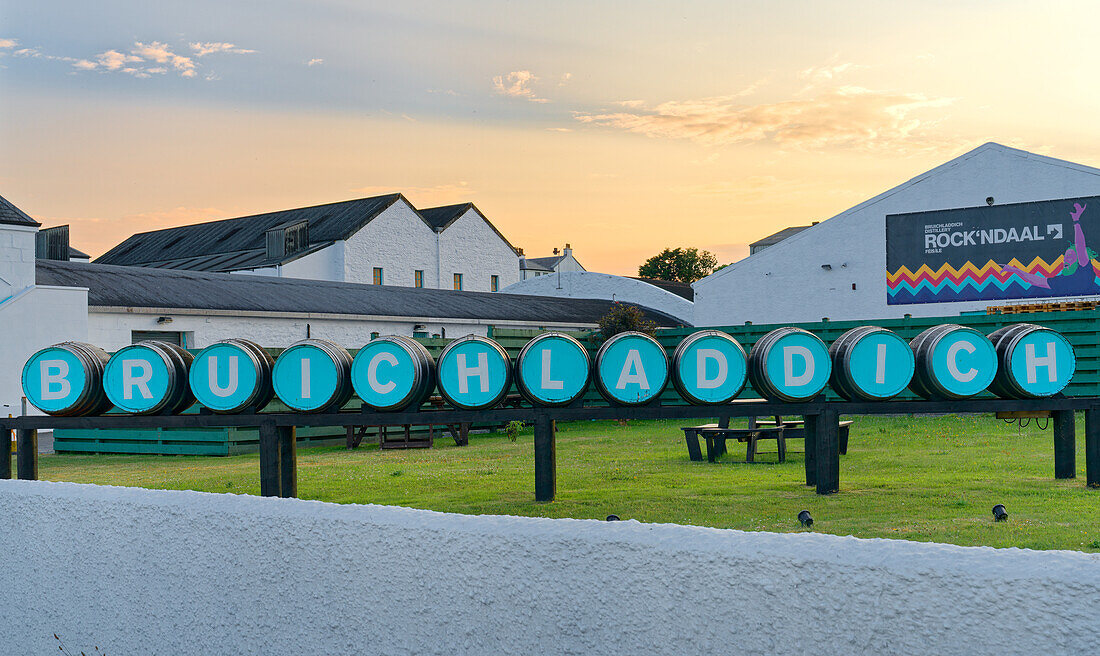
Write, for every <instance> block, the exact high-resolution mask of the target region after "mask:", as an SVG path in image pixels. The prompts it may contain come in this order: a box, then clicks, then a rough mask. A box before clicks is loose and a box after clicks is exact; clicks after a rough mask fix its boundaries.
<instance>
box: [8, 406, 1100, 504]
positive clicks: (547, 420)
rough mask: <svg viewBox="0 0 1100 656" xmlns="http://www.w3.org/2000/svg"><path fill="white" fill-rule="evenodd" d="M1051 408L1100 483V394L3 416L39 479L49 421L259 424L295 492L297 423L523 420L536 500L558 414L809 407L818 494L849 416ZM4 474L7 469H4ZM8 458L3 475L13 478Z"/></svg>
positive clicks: (1058, 436) (264, 489)
mask: <svg viewBox="0 0 1100 656" xmlns="http://www.w3.org/2000/svg"><path fill="white" fill-rule="evenodd" d="M1037 411H1050V412H1052V414H1053V426H1054V477H1055V478H1060V479H1065V478H1074V477H1075V476H1076V470H1077V465H1076V452H1075V451H1076V440H1075V434H1074V413H1075V412H1076V411H1084V413H1085V463H1086V484H1087V486H1088V487H1089V488H1100V398H1097V397H1062V396H1059V397H1053V398H1046V399H1028V400H1014V399H967V400H963V401H877V402H846V401H836V402H833V401H829V402H826V401H825V400H824V399H823V398H822V397H818V398H817V399H814V400H812V401H808V402H804V403H777V402H771V401H765V400H755V399H745V400H735V401H733V402H731V403H728V404H724V405H712V406H692V405H662V404H661V403H660V402H659V401H657V402H651V403H649V404H646V405H642V406H584V405H583V403H580V402H578V403H574V404H572V405H570V406H566V407H529V408H497V409H491V410H445V409H444V410H436V409H431V410H416V411H407V412H378V411H374V410H370V409H364V410H363V411H359V412H335V413H326V414H304V413H259V414H234V415H217V414H211V413H206V412H201V413H198V414H188V415H121V414H119V415H103V416H98V417H51V416H25V417H14V418H0V434H4V433H7V432H8V431H11V430H15V431H16V441H17V455H16V469H17V476H18V477H19V478H21V479H32V480H33V479H37V478H38V430H39V429H43V428H60V429H65V428H75V429H111V428H223V427H240V426H248V427H252V426H255V427H258V428H259V433H260V493H261V494H262V495H264V496H280V497H294V496H297V487H298V486H297V476H298V474H297V444H296V441H295V437H294V432H295V431H294V429H295V427H297V426H364V425H367V426H396V425H404V424H413V425H429V424H460V423H464V422H469V423H480V424H487V423H488V424H504V423H507V422H509V421H524V422H528V423H531V424H533V426H534V430H535V440H534V443H535V444H534V446H535V500H536V501H553V500H554V497H555V495H556V493H557V442H556V439H555V433H556V430H555V421H571V420H589V419H697V418H709V417H717V418H718V421H719V425H725V426H728V425H729V420H730V419H731V418H734V417H757V416H768V415H801V416H802V417H803V418H804V421H805V424H804V425H805V431H806V440H805V441H806V457H805V470H806V484H807V485H811V486H814V487H816V489H817V493H818V494H832V493H834V492H838V491H839V490H840V450H839V444H838V425H839V421H840V417H841V416H842V415H846V416H851V415H890V414H922V413H954V414H977V413H992V412H1037ZM5 474H6V475H5ZM10 476H11V472H10V462H9V466H8V467H3V466H2V464H0V478H10Z"/></svg>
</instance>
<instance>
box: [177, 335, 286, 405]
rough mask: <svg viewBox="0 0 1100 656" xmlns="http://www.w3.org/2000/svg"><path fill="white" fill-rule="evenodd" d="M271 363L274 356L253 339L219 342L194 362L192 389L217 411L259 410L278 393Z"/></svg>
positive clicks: (192, 364)
mask: <svg viewBox="0 0 1100 656" xmlns="http://www.w3.org/2000/svg"><path fill="white" fill-rule="evenodd" d="M272 366H274V361H273V360H272V359H271V356H270V355H268V353H267V351H265V350H263V348H261V347H260V346H259V345H258V344H256V343H254V342H250V341H248V340H246V339H227V340H225V341H221V342H216V343H214V344H211V345H210V346H207V347H206V348H204V349H203V350H202V351H200V352H199V354H198V355H196V356H195V361H194V362H192V363H191V374H190V379H191V392H192V393H193V394H194V395H195V399H196V400H197V401H198V402H199V403H201V404H202V405H204V406H205V407H207V408H209V409H210V410H213V411H214V412H217V413H231V412H242V411H244V410H248V409H252V410H254V411H259V410H262V409H263V407H264V406H266V405H267V404H268V402H270V401H271V398H272V396H274V394H275V392H274V390H273V389H272V387H271V368H272Z"/></svg>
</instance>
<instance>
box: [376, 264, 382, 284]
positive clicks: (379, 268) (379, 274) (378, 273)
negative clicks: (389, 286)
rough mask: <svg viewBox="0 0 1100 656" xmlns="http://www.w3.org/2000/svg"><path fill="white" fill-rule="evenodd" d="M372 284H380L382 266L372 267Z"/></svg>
mask: <svg viewBox="0 0 1100 656" xmlns="http://www.w3.org/2000/svg"><path fill="white" fill-rule="evenodd" d="M374 284H376V285H381V284H382V267H374Z"/></svg>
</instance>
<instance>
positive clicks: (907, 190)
mask: <svg viewBox="0 0 1100 656" xmlns="http://www.w3.org/2000/svg"><path fill="white" fill-rule="evenodd" d="M1091 195H1100V169H1095V168H1092V167H1090V166H1083V165H1081V164H1075V163H1073V162H1067V161H1065V160H1060V159H1055V158H1053V157H1045V156H1043V155H1036V154H1035V153H1029V152H1026V151H1023V150H1017V149H1015V148H1008V147H1006V146H1002V145H999V144H996V143H987V144H985V145H982V146H980V147H978V148H976V149H974V150H972V151H970V152H968V153H966V154H964V155H961V156H959V157H956V158H955V159H953V160H951V161H949V162H947V163H945V164H942V165H940V166H937V167H936V168H934V169H932V170H930V171H926V172H925V173H922V174H920V175H918V176H916V177H915V178H913V179H911V180H909V181H907V182H904V183H902V184H900V185H898V186H896V187H894V188H893V189H889V190H887V191H885V192H883V193H881V194H879V195H878V196H875V197H874V198H871V199H869V200H866V201H864V202H862V203H860V204H859V205H856V206H855V207H852V208H851V209H848V210H846V211H844V212H841V213H840V214H838V215H836V216H834V217H832V218H830V219H828V220H826V221H822V222H820V223H818V224H815V225H811V226H809V227H806V228H804V229H801V230H800V231H798V232H797V234H793V235H791V236H789V237H787V238H785V239H783V240H782V241H779V242H778V243H774V244H771V245H768V246H767V248H766V249H764V250H758V251H757V252H756V253H754V254H752V255H750V256H749V257H747V258H745V259H743V260H741V261H740V262H735V263H733V264H731V265H730V266H728V267H725V268H724V269H722V270H720V271H718V272H716V273H714V274H712V275H710V276H707V277H706V278H703V279H702V280H700V281H698V282H696V283H695V284H694V285H693V287H694V289H695V306H694V312H695V321H694V323H695V325H696V326H722V325H735V324H741V323H744V322H746V321H752V322H753V323H794V322H810V321H820V320H821V319H822V318H825V317H828V318H829V319H832V320H848V319H852V320H854V319H866V320H875V319H882V318H897V317H901V316H903V315H904V314H911V315H913V316H950V315H955V314H958V313H959V312H964V311H975V310H984V309H985V308H986V307H987V306H989V305H991V303H990V302H989V301H968V302H950V303H924V304H913V305H889V304H888V303H887V281H886V273H887V267H886V216H887V215H891V214H903V213H910V212H923V211H929V210H946V209H953V208H973V207H984V206H986V205H988V204H996V205H1002V204H1009V203H1022V202H1030V201H1040V200H1053V199H1060V198H1072V197H1080V196H1091ZM780 234H782V233H780Z"/></svg>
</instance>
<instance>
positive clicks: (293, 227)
mask: <svg viewBox="0 0 1100 656" xmlns="http://www.w3.org/2000/svg"><path fill="white" fill-rule="evenodd" d="M307 246H309V221H306V220H301V221H287V222H286V223H281V224H279V225H277V226H275V227H274V228H268V230H267V259H269V260H281V259H283V258H284V257H287V256H288V255H293V254H295V253H297V252H299V251H304V250H305V249H306V247H307Z"/></svg>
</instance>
